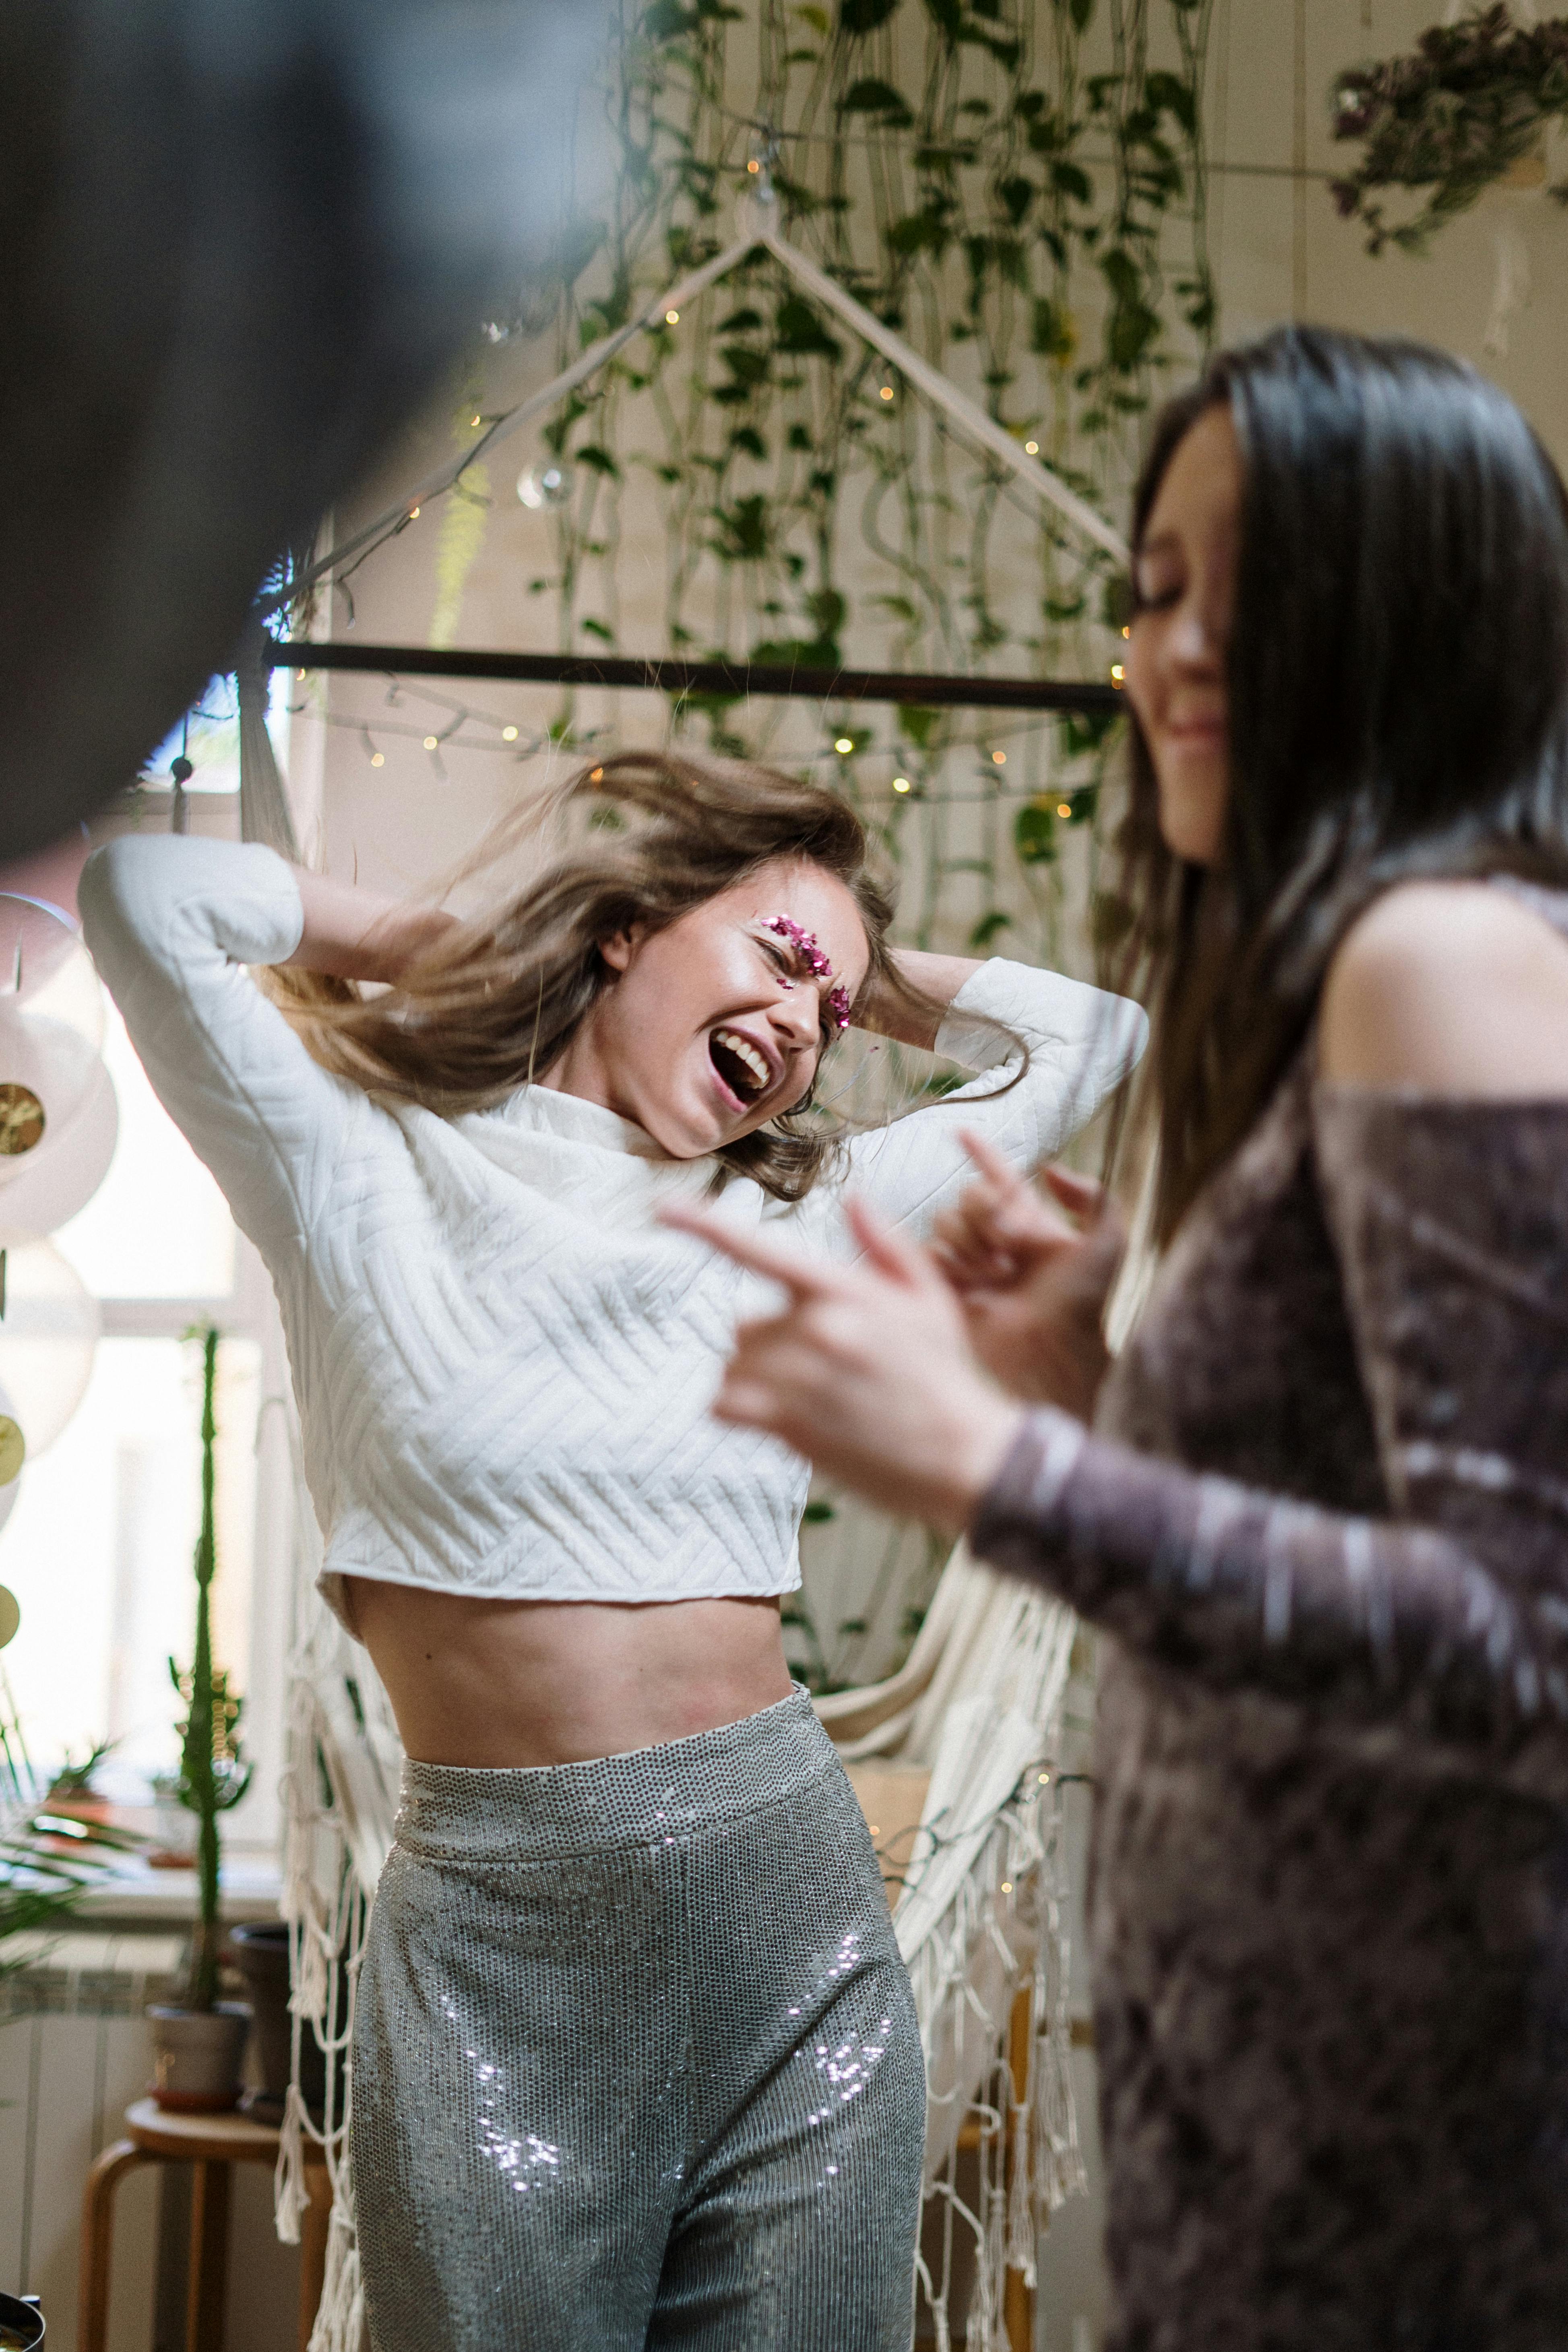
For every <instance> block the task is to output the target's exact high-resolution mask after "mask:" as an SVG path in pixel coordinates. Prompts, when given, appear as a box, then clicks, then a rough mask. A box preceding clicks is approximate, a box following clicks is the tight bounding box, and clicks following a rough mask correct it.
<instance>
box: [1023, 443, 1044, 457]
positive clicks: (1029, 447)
mask: <svg viewBox="0 0 1568 2352" xmlns="http://www.w3.org/2000/svg"><path fill="white" fill-rule="evenodd" d="M1039 454H1040V445H1039V443H1038V442H1037V441H1026V442H1025V444H1024V455H1025V457H1038V456H1039Z"/></svg>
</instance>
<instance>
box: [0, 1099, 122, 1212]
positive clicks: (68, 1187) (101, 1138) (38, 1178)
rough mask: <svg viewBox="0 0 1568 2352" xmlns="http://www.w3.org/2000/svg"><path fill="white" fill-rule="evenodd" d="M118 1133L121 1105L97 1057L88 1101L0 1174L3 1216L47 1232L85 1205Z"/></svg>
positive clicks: (105, 1169)
mask: <svg viewBox="0 0 1568 2352" xmlns="http://www.w3.org/2000/svg"><path fill="white" fill-rule="evenodd" d="M119 1137H120V1105H119V1102H118V1100H117V1098H116V1096H115V1092H114V1081H113V1079H112V1078H111V1077H110V1075H109V1072H108V1070H107V1069H106V1068H105V1067H104V1066H103V1064H102V1063H101V1062H100V1063H99V1065H98V1079H97V1083H96V1084H95V1086H94V1087H93V1088H92V1091H91V1093H90V1094H89V1097H88V1099H87V1102H86V1103H85V1105H84V1106H83V1108H81V1109H80V1110H79V1112H78V1113H77V1116H76V1117H75V1118H73V1119H71V1120H69V1121H68V1124H67V1125H66V1127H65V1129H63V1130H62V1131H58V1132H57V1131H56V1130H54V1129H52V1128H50V1129H46V1130H45V1133H44V1139H43V1141H42V1142H41V1143H40V1144H39V1145H38V1148H37V1150H36V1151H30V1152H28V1153H27V1154H26V1157H25V1158H23V1159H21V1160H13V1161H11V1162H10V1163H9V1165H10V1166H11V1167H12V1168H13V1169H14V1170H15V1173H14V1174H11V1175H9V1176H5V1177H0V1202H4V1204H5V1221H6V1223H8V1224H12V1225H16V1226H17V1227H19V1228H20V1230H21V1231H23V1232H24V1233H29V1234H52V1233H55V1232H57V1231H58V1228H59V1227H60V1226H61V1225H63V1224H66V1223H68V1222H69V1220H70V1219H71V1218H72V1217H74V1216H75V1215H76V1213H77V1211H78V1210H79V1209H85V1208H86V1206H87V1204H88V1202H89V1201H90V1200H91V1198H92V1196H93V1194H94V1193H95V1192H97V1190H98V1188H99V1186H100V1184H101V1183H102V1181H103V1180H104V1178H105V1177H106V1176H107V1175H108V1173H109V1170H110V1162H111V1161H112V1160H113V1158H114V1147H115V1144H116V1143H117V1142H118V1140H119Z"/></svg>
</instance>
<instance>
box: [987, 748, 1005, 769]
mask: <svg viewBox="0 0 1568 2352" xmlns="http://www.w3.org/2000/svg"><path fill="white" fill-rule="evenodd" d="M991 757H992V759H993V760H994V762H995V764H996V765H997V767H999V768H1005V766H1006V764H1007V754H1006V752H1005V751H993V752H992V754H991Z"/></svg>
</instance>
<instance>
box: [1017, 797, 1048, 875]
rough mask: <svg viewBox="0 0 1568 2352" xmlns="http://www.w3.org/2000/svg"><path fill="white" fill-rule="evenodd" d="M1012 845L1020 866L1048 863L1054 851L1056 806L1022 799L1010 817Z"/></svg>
mask: <svg viewBox="0 0 1568 2352" xmlns="http://www.w3.org/2000/svg"><path fill="white" fill-rule="evenodd" d="M1013 846H1014V848H1015V849H1016V851H1017V853H1018V861H1019V863H1020V865H1023V866H1049V865H1051V864H1053V863H1054V862H1055V859H1056V855H1057V817H1056V810H1055V808H1054V807H1053V806H1052V804H1051V803H1050V802H1048V801H1044V800H1037V801H1026V802H1025V803H1024V805H1023V807H1022V808H1021V809H1020V810H1019V811H1018V814H1017V815H1016V817H1015V818H1014V819H1013Z"/></svg>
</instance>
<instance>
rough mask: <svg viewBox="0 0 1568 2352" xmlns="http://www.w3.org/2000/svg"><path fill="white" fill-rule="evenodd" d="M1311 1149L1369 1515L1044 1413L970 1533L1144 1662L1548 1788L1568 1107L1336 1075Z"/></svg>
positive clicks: (1562, 1578) (1564, 1510) (1561, 1642)
mask: <svg viewBox="0 0 1568 2352" xmlns="http://www.w3.org/2000/svg"><path fill="white" fill-rule="evenodd" d="M1315 1143H1316V1153H1317V1161H1318V1169H1319V1177H1320V1182H1321V1190H1322V1194H1323V1199H1324V1203H1325V1207H1326V1210H1327V1213H1328V1215H1329V1219H1330V1223H1331V1228H1332V1231H1333V1234H1334V1238H1335V1243H1336V1246H1337V1248H1338V1251H1339V1254H1340V1259H1341V1265H1342V1276H1343V1285H1344V1292H1345V1297H1346V1301H1347V1305H1348V1308H1349V1312H1350V1318H1351V1323H1352V1331H1353V1334H1354V1339H1355V1344H1356V1350H1357V1356H1358V1360H1359V1364H1360V1369H1361V1374H1362V1379H1363V1386H1364V1388H1365V1391H1366V1394H1367V1398H1368V1400H1369V1402H1370V1405H1371V1408H1372V1414H1373V1423H1374V1425H1375V1428H1376V1432H1377V1439H1378V1452H1379V1458H1380V1462H1381V1465H1382V1470H1383V1475H1384V1485H1385V1486H1386V1490H1387V1494H1388V1497H1389V1514H1388V1516H1387V1517H1375V1518H1374V1517H1351V1516H1347V1515H1342V1514H1339V1513H1335V1512H1331V1511H1329V1510H1325V1509H1321V1508H1318V1507H1315V1506H1314V1505H1312V1504H1310V1503H1308V1502H1303V1501H1300V1500H1297V1499H1293V1498H1290V1497H1288V1496H1283V1495H1278V1494H1270V1493H1267V1492H1262V1491H1259V1490H1258V1489H1256V1488H1250V1487H1247V1486H1240V1485H1237V1483H1235V1482H1233V1481H1231V1480H1229V1479H1226V1478H1223V1477H1217V1476H1212V1475H1204V1474H1200V1473H1197V1472H1194V1471H1192V1470H1189V1469H1186V1468H1184V1467H1183V1466H1181V1465H1177V1464H1173V1463H1170V1462H1164V1461H1160V1460H1156V1459H1154V1458H1153V1457H1152V1456H1149V1455H1145V1454H1138V1453H1135V1452H1133V1451H1132V1450H1131V1449H1130V1448H1128V1447H1125V1446H1122V1445H1119V1444H1114V1443H1111V1442H1109V1441H1107V1440H1104V1439H1101V1438H1098V1437H1094V1436H1091V1435H1090V1434H1089V1432H1088V1431H1086V1430H1085V1429H1083V1428H1082V1426H1081V1425H1080V1424H1079V1423H1076V1422H1073V1421H1071V1420H1069V1419H1068V1417H1067V1416H1066V1415H1065V1414H1062V1413H1059V1412H1053V1411H1046V1412H1038V1413H1035V1414H1032V1415H1031V1416H1030V1418H1029V1419H1028V1421H1027V1422H1026V1423H1025V1425H1024V1427H1023V1429H1022V1431H1021V1432H1020V1434H1019V1436H1018V1439H1017V1441H1016V1444H1015V1445H1014V1447H1013V1449H1012V1451H1011V1454H1009V1457H1008V1459H1007V1461H1006V1462H1005V1465H1004V1466H1003V1469H1002V1471H1001V1474H1000V1475H999V1476H998V1478H997V1479H996V1481H995V1483H994V1486H992V1488H991V1490H990V1492H989V1493H988V1494H987V1495H986V1496H985V1497H984V1502H983V1503H982V1505H981V1507H980V1511H979V1513H978V1515H977V1518H976V1521H975V1525H974V1528H973V1531H972V1541H973V1545H974V1548H975V1549H976V1550H977V1551H979V1552H980V1553H981V1554H982V1555H983V1557H984V1558H985V1559H990V1560H992V1561H994V1562H995V1564H996V1565H997V1566H999V1567H1002V1568H1005V1569H1009V1570H1013V1571H1014V1572H1016V1573H1018V1574H1022V1575H1025V1576H1027V1577H1030V1578H1034V1579H1037V1580H1041V1581H1044V1582H1046V1583H1048V1584H1049V1585H1050V1586H1051V1587H1052V1588H1053V1589H1054V1590H1055V1591H1058V1592H1059V1593H1060V1594H1061V1595H1062V1596H1063V1597H1064V1598H1065V1599H1067V1600H1068V1601H1070V1602H1071V1603H1072V1605H1073V1606H1074V1607H1075V1608H1077V1609H1079V1611H1080V1612H1082V1614H1083V1615H1085V1616H1086V1617H1088V1618H1089V1619H1091V1620H1093V1621H1095V1622H1098V1623H1100V1624H1101V1625H1103V1626H1104V1627H1105V1628H1106V1629H1107V1630H1108V1631H1109V1632H1110V1633H1113V1634H1114V1635H1115V1636H1116V1637H1117V1638H1118V1639H1119V1640H1120V1641H1121V1642H1122V1643H1126V1644H1127V1645H1128V1646H1129V1647H1131V1649H1133V1650H1134V1651H1136V1652H1138V1653H1139V1654H1142V1656H1144V1657H1145V1658H1147V1659H1148V1660H1149V1661H1150V1662H1151V1663H1153V1664H1158V1665H1161V1666H1163V1667H1165V1668H1167V1669H1169V1670H1172V1671H1173V1672H1175V1673H1177V1674H1185V1675H1193V1676H1194V1677H1195V1678H1197V1679H1198V1680H1200V1681H1202V1682H1204V1683H1205V1684H1207V1685H1210V1686H1211V1687H1213V1688H1215V1689H1221V1690H1242V1689H1246V1688H1253V1689H1257V1690H1260V1691H1265V1692H1268V1693H1271V1694H1273V1695H1275V1696H1279V1697H1283V1698H1287V1699H1291V1700H1295V1701H1299V1702H1301V1703H1303V1704H1305V1705H1306V1706H1309V1707H1310V1708H1311V1709H1312V1710H1313V1712H1314V1713H1315V1714H1317V1715H1318V1716H1319V1717H1321V1718H1322V1719H1324V1720H1325V1721H1326V1722H1328V1723H1331V1724H1335V1725H1338V1726H1340V1727H1343V1728H1344V1729H1346V1730H1358V1731H1361V1732H1364V1733H1370V1734H1373V1735H1375V1738H1376V1742H1377V1743H1381V1744H1385V1743H1386V1742H1387V1740H1388V1739H1389V1738H1391V1737H1392V1738H1394V1740H1395V1742H1396V1743H1398V1744H1402V1745H1405V1746H1407V1747H1410V1748H1416V1749H1419V1750H1420V1752H1421V1755H1422V1758H1423V1759H1425V1760H1426V1761H1429V1762H1431V1761H1436V1762H1440V1763H1441V1764H1443V1765H1444V1766H1446V1767H1448V1768H1454V1769H1468V1770H1475V1769H1481V1770H1484V1771H1491V1772H1503V1773H1507V1774H1508V1775H1509V1776H1510V1778H1512V1779H1514V1780H1518V1781H1520V1782H1521V1783H1523V1784H1524V1785H1527V1786H1529V1787H1531V1788H1533V1789H1534V1790H1537V1791H1538V1792H1540V1793H1544V1794H1548V1795H1550V1796H1551V1797H1552V1798H1553V1799H1554V1800H1557V1801H1561V1800H1563V1799H1564V1798H1568V1477H1565V1466H1568V1104H1564V1103H1542V1104H1521V1105H1515V1104H1499V1105H1495V1106H1493V1105H1476V1104H1473V1103H1455V1102H1446V1101H1438V1100H1431V1099H1423V1100H1413V1099H1408V1098H1402V1097H1396V1096H1389V1095H1383V1094H1371V1093H1365V1094H1363V1093H1352V1092H1350V1091H1348V1090H1342V1091H1339V1092H1331V1093H1325V1094H1322V1095H1321V1096H1320V1098H1319V1102H1318V1105H1317V1109H1316V1136H1315Z"/></svg>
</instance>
